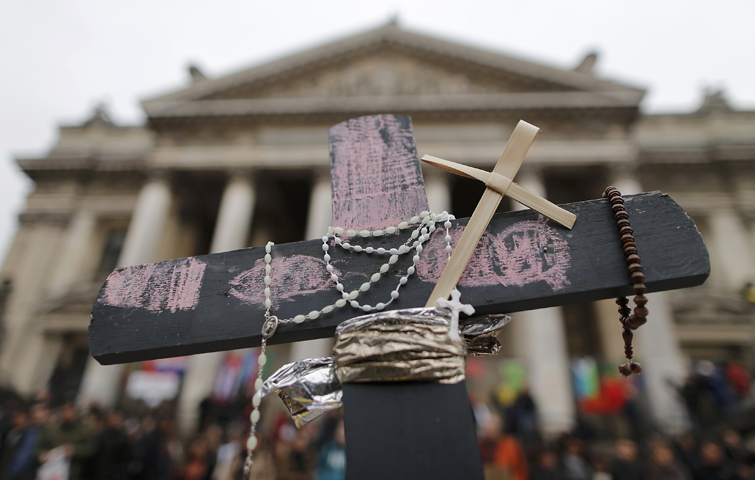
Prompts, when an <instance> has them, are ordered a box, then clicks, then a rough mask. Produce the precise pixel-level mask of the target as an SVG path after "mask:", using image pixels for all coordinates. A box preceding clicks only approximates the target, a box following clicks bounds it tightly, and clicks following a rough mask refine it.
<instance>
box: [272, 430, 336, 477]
mask: <svg viewBox="0 0 755 480" xmlns="http://www.w3.org/2000/svg"><path fill="white" fill-rule="evenodd" d="M308 427H309V426H308ZM308 427H307V428H305V429H302V430H299V431H298V432H296V435H295V436H294V438H293V439H292V440H291V442H290V443H288V444H287V445H284V444H283V443H282V442H281V441H280V440H279V442H278V449H277V450H278V454H279V457H278V462H277V463H278V470H279V474H280V476H281V478H284V479H286V480H312V473H311V472H312V469H313V467H314V464H315V460H316V458H315V454H314V442H313V441H312V438H311V436H310V435H309V433H310V430H309V428H308ZM333 437H335V431H334V432H333ZM330 441H332V438H331V440H326V441H325V443H329V442H330Z"/></svg>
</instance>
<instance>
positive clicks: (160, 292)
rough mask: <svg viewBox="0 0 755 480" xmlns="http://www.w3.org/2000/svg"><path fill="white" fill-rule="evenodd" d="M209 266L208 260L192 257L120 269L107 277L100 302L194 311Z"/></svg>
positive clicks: (155, 309)
mask: <svg viewBox="0 0 755 480" xmlns="http://www.w3.org/2000/svg"><path fill="white" fill-rule="evenodd" d="M205 267H206V265H205V263H204V262H202V261H200V260H197V259H196V258H193V257H190V258H184V259H181V260H175V261H172V262H165V263H152V264H148V265H136V266H133V267H130V268H128V269H125V270H116V271H114V272H113V273H111V274H110V276H109V277H108V278H107V281H106V282H105V289H104V293H103V294H102V295H101V297H100V299H99V301H100V302H101V303H104V304H105V305H109V306H112V307H132V308H134V307H135V308H144V309H146V310H149V311H152V312H158V311H162V310H170V311H171V312H173V313H175V312H176V311H177V310H193V309H194V308H196V306H197V303H198V302H199V290H200V289H201V287H202V278H203V277H204V271H205Z"/></svg>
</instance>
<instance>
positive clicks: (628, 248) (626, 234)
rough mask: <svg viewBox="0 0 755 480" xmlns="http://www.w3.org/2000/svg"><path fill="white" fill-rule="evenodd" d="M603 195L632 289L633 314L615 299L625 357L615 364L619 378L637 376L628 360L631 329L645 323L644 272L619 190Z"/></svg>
mask: <svg viewBox="0 0 755 480" xmlns="http://www.w3.org/2000/svg"><path fill="white" fill-rule="evenodd" d="M603 198H607V199H608V201H609V202H611V211H612V212H613V216H614V218H616V227H617V228H618V229H619V235H621V244H622V246H623V248H624V256H625V257H626V261H627V270H628V271H629V279H630V280H631V282H632V290H633V291H634V294H635V297H634V304H635V307H634V313H632V309H630V308H629V300H628V299H627V297H619V298H617V299H616V304H617V305H618V306H619V315H620V317H619V321H620V322H621V325H622V326H623V327H624V331H623V332H622V334H621V336H622V337H623V338H624V356H625V357H626V358H627V363H625V364H623V365H621V366H620V367H619V373H621V375H622V376H623V377H628V376H629V375H632V374H634V375H637V374H639V373H642V365H640V364H639V363H637V362H633V361H632V355H633V350H632V337H634V334H633V333H632V330H636V329H637V328H639V327H640V326H642V325H644V324H645V322H647V316H648V309H647V308H646V307H645V305H646V304H647V303H648V299H647V297H646V296H645V292H646V291H647V288H646V287H645V283H644V282H645V275H644V274H643V273H642V265H641V264H640V256H639V255H637V244H636V243H634V235H633V233H634V230H632V227H630V226H629V214H628V213H627V211H626V209H625V208H624V197H622V196H621V192H619V191H618V190H617V189H616V187H608V188H606V191H605V192H603Z"/></svg>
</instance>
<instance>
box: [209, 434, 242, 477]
mask: <svg viewBox="0 0 755 480" xmlns="http://www.w3.org/2000/svg"><path fill="white" fill-rule="evenodd" d="M241 440H242V435H241V428H240V427H239V426H238V425H233V426H231V427H230V428H229V429H228V438H227V441H226V442H224V443H222V444H221V445H220V446H219V447H218V449H217V455H216V456H215V470H214V471H213V472H212V480H230V476H231V471H232V468H233V462H234V459H235V458H236V457H237V456H238V455H239V453H240V452H241V450H242V448H241Z"/></svg>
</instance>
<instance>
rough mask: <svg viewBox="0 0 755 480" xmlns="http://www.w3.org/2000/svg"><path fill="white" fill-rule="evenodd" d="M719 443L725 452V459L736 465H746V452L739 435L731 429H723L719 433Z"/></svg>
mask: <svg viewBox="0 0 755 480" xmlns="http://www.w3.org/2000/svg"><path fill="white" fill-rule="evenodd" d="M721 441H722V443H723V447H724V451H725V452H726V458H728V459H729V460H731V461H733V462H737V463H747V452H746V451H745V447H744V444H743V443H742V436H741V435H740V434H739V433H737V432H736V431H735V430H732V429H731V428H725V429H723V431H721Z"/></svg>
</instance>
